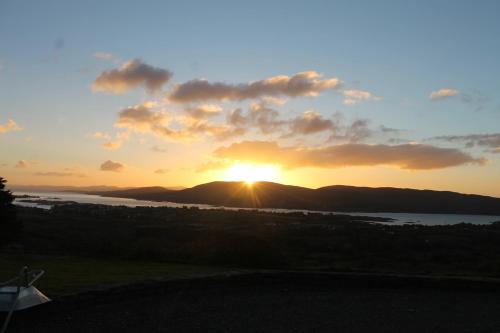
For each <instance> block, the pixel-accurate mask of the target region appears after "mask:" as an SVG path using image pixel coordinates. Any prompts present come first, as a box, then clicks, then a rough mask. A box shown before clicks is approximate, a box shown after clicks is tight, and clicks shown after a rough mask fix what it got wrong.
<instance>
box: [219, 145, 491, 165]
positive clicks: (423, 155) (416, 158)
mask: <svg viewBox="0 0 500 333" xmlns="http://www.w3.org/2000/svg"><path fill="white" fill-rule="evenodd" d="M214 156H215V157H217V158H221V159H228V160H232V161H240V162H253V163H262V164H280V165H282V166H283V167H285V168H289V169H294V168H301V167H320V168H339V167H347V166H376V165H390V166H395V167H398V168H401V169H408V170H431V169H441V168H447V167H453V166H458V165H463V164H469V163H472V164H483V163H484V162H485V160H484V159H478V158H473V157H472V156H470V155H468V154H466V153H464V152H462V151H460V150H458V149H450V148H439V147H435V146H431V145H424V144H401V145H394V146H391V145H383V144H377V145H369V144H356V143H348V144H340V145H334V146H327V147H320V148H301V147H280V146H279V145H278V144H277V143H276V142H270V141H243V142H240V143H233V144H232V145H230V146H228V147H220V148H218V149H217V150H215V152H214Z"/></svg>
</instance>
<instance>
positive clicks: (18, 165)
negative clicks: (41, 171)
mask: <svg viewBox="0 0 500 333" xmlns="http://www.w3.org/2000/svg"><path fill="white" fill-rule="evenodd" d="M15 167H16V168H17V169H27V168H29V163H28V162H27V161H25V160H20V161H18V162H17V163H16V165H15Z"/></svg>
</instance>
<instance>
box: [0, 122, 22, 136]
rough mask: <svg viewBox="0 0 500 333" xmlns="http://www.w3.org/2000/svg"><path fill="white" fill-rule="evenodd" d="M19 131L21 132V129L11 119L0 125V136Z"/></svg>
mask: <svg viewBox="0 0 500 333" xmlns="http://www.w3.org/2000/svg"><path fill="white" fill-rule="evenodd" d="M20 130H22V128H21V127H20V126H19V125H18V124H17V123H16V122H15V121H14V120H12V119H9V120H8V121H7V122H6V123H5V124H4V125H1V124H0V134H1V133H7V132H14V131H20Z"/></svg>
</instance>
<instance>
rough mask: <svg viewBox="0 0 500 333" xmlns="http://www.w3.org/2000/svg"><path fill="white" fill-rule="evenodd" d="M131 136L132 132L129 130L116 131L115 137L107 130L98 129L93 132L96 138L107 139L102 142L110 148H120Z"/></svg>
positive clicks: (106, 147)
mask: <svg viewBox="0 0 500 333" xmlns="http://www.w3.org/2000/svg"><path fill="white" fill-rule="evenodd" d="M129 136H130V133H129V132H128V131H126V132H118V133H116V134H115V138H114V139H112V137H111V135H110V134H108V133H106V132H100V131H97V132H95V133H94V134H92V137H93V138H95V139H102V140H106V141H105V142H103V143H102V147H103V148H105V149H109V150H114V149H118V148H120V147H121V146H122V144H123V142H124V141H125V140H127V139H128V138H129Z"/></svg>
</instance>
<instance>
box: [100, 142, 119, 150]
mask: <svg viewBox="0 0 500 333" xmlns="http://www.w3.org/2000/svg"><path fill="white" fill-rule="evenodd" d="M122 144H123V141H120V140H117V141H106V142H104V143H103V144H102V147H103V148H106V149H109V150H114V149H118V148H120V147H121V146H122Z"/></svg>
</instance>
